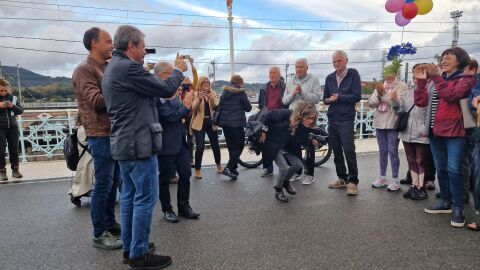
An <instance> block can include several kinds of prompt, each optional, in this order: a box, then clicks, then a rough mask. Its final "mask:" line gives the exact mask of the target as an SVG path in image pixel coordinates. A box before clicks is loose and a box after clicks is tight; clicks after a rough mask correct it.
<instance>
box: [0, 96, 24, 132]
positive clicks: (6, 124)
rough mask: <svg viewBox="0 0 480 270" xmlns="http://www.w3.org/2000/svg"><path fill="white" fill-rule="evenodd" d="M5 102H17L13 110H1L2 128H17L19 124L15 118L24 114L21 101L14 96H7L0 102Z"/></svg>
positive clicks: (0, 99) (1, 98)
mask: <svg viewBox="0 0 480 270" xmlns="http://www.w3.org/2000/svg"><path fill="white" fill-rule="evenodd" d="M5 101H10V102H13V101H15V102H14V104H13V107H12V108H4V109H0V128H11V127H13V128H17V127H18V124H17V119H16V118H15V116H17V115H19V114H22V113H23V108H22V106H21V105H20V101H19V100H18V98H17V97H16V96H13V95H12V94H7V95H6V96H4V97H0V102H5Z"/></svg>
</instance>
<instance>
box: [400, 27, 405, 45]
mask: <svg viewBox="0 0 480 270" xmlns="http://www.w3.org/2000/svg"><path fill="white" fill-rule="evenodd" d="M403 31H405V26H402V39H401V40H400V44H402V43H403Z"/></svg>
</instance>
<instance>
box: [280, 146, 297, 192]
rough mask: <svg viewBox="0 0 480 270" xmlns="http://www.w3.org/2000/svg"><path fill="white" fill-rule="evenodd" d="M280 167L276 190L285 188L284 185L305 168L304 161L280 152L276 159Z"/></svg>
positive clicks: (282, 151)
mask: <svg viewBox="0 0 480 270" xmlns="http://www.w3.org/2000/svg"><path fill="white" fill-rule="evenodd" d="M274 161H275V164H277V167H278V176H277V184H276V185H275V188H280V189H281V188H283V183H284V182H285V181H288V180H289V179H290V178H291V177H292V176H293V175H294V174H295V173H296V172H297V171H298V170H301V169H302V167H303V163H302V160H300V159H299V158H298V157H296V156H294V155H292V154H289V153H287V152H285V151H284V150H280V151H279V152H278V154H277V156H276V157H275V159H274Z"/></svg>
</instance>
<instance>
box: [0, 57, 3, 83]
mask: <svg viewBox="0 0 480 270" xmlns="http://www.w3.org/2000/svg"><path fill="white" fill-rule="evenodd" d="M0 79H3V74H2V61H0Z"/></svg>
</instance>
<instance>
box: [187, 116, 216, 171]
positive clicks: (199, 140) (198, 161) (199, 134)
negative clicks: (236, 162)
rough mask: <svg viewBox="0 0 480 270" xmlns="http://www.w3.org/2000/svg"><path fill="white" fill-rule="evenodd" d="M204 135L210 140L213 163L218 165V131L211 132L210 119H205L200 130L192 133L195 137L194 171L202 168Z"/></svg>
mask: <svg viewBox="0 0 480 270" xmlns="http://www.w3.org/2000/svg"><path fill="white" fill-rule="evenodd" d="M205 133H207V135H208V139H209V140H210V146H211V147H212V151H213V157H214V158H215V163H216V164H220V158H221V156H220V144H219V143H218V131H216V130H213V126H212V122H211V121H210V119H208V118H206V119H205V120H204V121H203V127H202V130H200V131H197V130H194V131H193V135H194V136H195V144H196V149H195V170H200V169H201V168H202V158H203V151H205Z"/></svg>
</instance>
